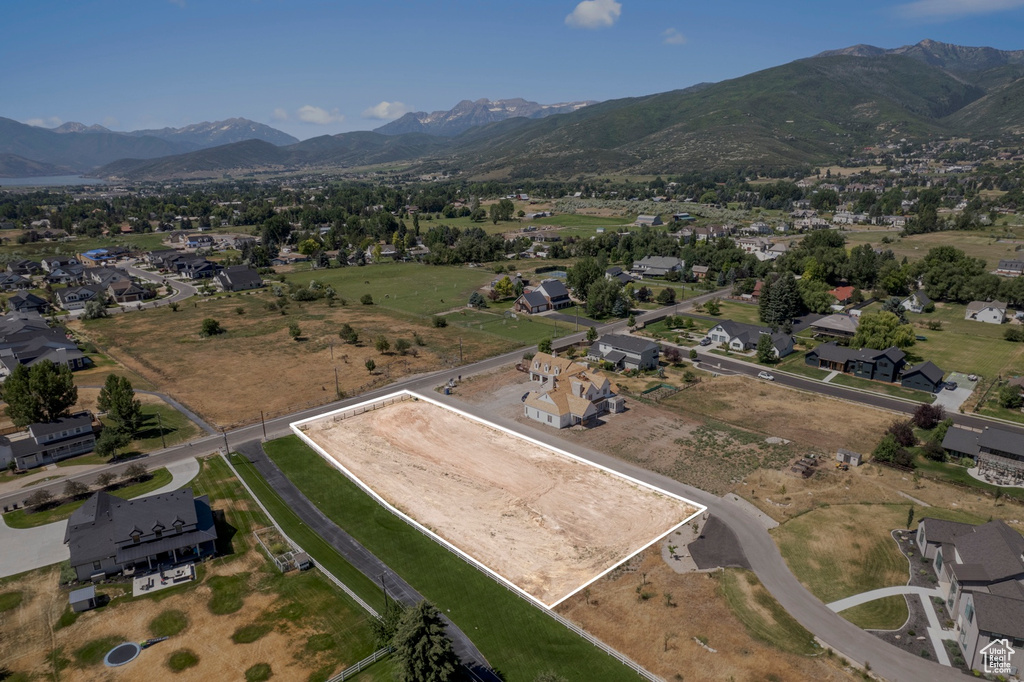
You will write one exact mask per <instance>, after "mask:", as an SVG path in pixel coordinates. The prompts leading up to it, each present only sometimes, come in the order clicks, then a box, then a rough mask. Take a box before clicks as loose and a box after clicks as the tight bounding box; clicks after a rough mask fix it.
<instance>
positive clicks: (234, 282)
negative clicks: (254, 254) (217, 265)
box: [216, 265, 263, 288]
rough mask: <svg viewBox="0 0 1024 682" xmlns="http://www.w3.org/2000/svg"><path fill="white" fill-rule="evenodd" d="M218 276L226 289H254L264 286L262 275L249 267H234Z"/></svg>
mask: <svg viewBox="0 0 1024 682" xmlns="http://www.w3.org/2000/svg"><path fill="white" fill-rule="evenodd" d="M216 276H217V279H219V280H220V281H221V282H222V283H224V285H225V287H226V288H232V287H252V286H259V285H261V284H263V279H262V278H261V277H260V273H258V272H256V271H255V270H253V269H252V268H250V267H249V266H248V265H232V266H230V267H227V268H224V269H223V270H221V271H220V272H218V273H217V275H216Z"/></svg>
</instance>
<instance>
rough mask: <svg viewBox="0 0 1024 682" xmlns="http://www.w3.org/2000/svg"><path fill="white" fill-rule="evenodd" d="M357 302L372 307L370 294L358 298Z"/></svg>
mask: <svg viewBox="0 0 1024 682" xmlns="http://www.w3.org/2000/svg"><path fill="white" fill-rule="evenodd" d="M359 302H360V303H362V304H363V305H373V296H371V295H370V294H363V295H362V296H361V297H360V298H359Z"/></svg>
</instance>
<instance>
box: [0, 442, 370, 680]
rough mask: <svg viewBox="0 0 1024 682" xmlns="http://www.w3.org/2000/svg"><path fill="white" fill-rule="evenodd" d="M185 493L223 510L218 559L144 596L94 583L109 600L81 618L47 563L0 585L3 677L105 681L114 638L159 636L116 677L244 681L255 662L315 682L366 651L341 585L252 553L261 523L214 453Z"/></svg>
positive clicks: (356, 612)
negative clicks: (15, 601) (177, 660)
mask: <svg viewBox="0 0 1024 682" xmlns="http://www.w3.org/2000/svg"><path fill="white" fill-rule="evenodd" d="M193 488H194V489H195V491H196V493H197V494H209V495H210V497H211V501H212V503H213V508H214V509H215V510H223V511H224V512H225V521H226V524H227V525H226V526H224V528H225V529H226V531H227V532H228V535H227V537H226V539H227V540H228V542H227V545H228V547H229V548H230V549H229V553H228V554H227V555H225V556H222V557H219V558H216V559H213V560H211V561H207V562H204V563H203V564H200V565H199V567H198V568H199V570H198V576H199V578H198V580H197V581H196V582H192V583H188V584H184V585H180V586H178V587H174V588H170V589H168V590H163V591H160V592H157V593H154V594H152V595H148V596H145V597H138V598H133V597H132V596H131V590H130V587H128V586H127V585H126V584H119V583H106V584H103V585H100V586H97V593H98V594H104V595H106V596H108V597H109V598H110V603H109V604H108V605H106V606H103V607H101V608H99V609H96V610H93V611H89V612H85V613H82V614H73V613H71V611H70V609H69V608H68V606H67V592H66V590H65V589H63V588H58V587H57V582H58V576H59V569H58V568H57V567H52V568H47V569H41V570H38V571H33V572H30V573H26V574H22V575H20V576H15V577H13V578H10V579H6V580H4V581H0V593H9V592H17V593H20V594H21V595H22V599H21V602H20V604H19V605H18V606H16V607H15V608H14V609H12V610H8V611H5V612H4V613H3V617H4V622H5V624H7V623H11V624H13V623H17V624H18V627H11V628H7V627H5V629H4V637H2V638H0V668H8V669H10V670H11V671H12V672H13V673H14V674H15V677H12V678H11V679H13V680H28V679H60V680H70V681H74V680H98V679H104V680H105V679H114V678H111V677H110V673H105V672H104V671H105V670H106V669H105V668H104V667H103V663H102V657H103V655H104V654H105V653H106V652H107V650H108V649H109V648H110V647H111V646H112V645H113V644H116V643H118V642H123V641H141V640H143V639H146V638H148V637H154V636H169V637H170V639H169V640H168V641H166V642H161V643H160V644H158V645H156V646H154V647H152V648H150V649H147V650H146V651H144V652H143V653H142V654H141V655H140V656H139V658H138V659H137V660H136V661H134V662H132V663H130V664H128V665H126V666H124V667H122V668H118V669H117V673H116V679H118V680H127V681H130V682H135V681H138V682H148V681H149V680H153V679H168V678H170V677H172V676H173V678H174V679H176V680H177V679H180V680H186V681H189V682H199V681H204V680H213V679H217V680H220V679H243V678H244V673H245V671H246V670H248V669H249V668H250V667H252V666H253V665H255V664H259V663H265V664H268V665H269V666H270V667H271V670H272V671H273V673H274V678H275V679H311V680H324V679H327V678H328V677H330V676H331V675H334V674H335V673H337V672H339V671H340V670H342V669H343V668H344V667H346V666H347V665H349V664H351V663H354V662H356V661H358V660H360V659H362V658H363V657H365V656H366V655H368V654H369V653H370V652H372V651H373V649H374V637H373V633H372V630H371V627H370V618H369V616H368V615H367V614H365V613H364V612H363V611H361V610H360V609H359V608H358V607H357V606H356V605H355V604H354V603H352V602H351V601H349V600H348V598H347V597H346V596H345V595H344V594H343V593H342V592H341V591H340V590H338V589H337V588H335V587H334V585H332V584H331V583H330V582H328V581H327V580H326V579H325V578H323V577H322V576H321V575H320V574H319V573H318V572H317V571H308V572H304V573H297V572H293V573H289V574H281V573H280V572H278V570H277V569H276V568H275V567H274V566H273V564H272V563H271V562H270V561H269V559H267V557H266V556H265V555H264V554H263V553H262V550H259V549H258V548H257V545H256V543H255V540H254V539H253V538H252V535H251V531H252V530H254V529H256V528H262V527H265V526H266V525H268V523H267V520H266V518H265V517H264V516H263V514H262V512H261V511H260V510H259V509H258V508H257V507H256V506H255V504H254V502H253V501H252V500H251V498H249V496H248V494H247V493H246V492H245V490H244V489H243V488H242V487H241V485H240V484H239V483H238V481H237V480H236V479H234V478H233V477H232V475H231V472H230V470H229V469H228V468H227V466H226V465H225V464H224V462H223V461H222V460H220V459H217V458H213V459H208V460H205V461H203V468H202V471H201V473H200V475H199V477H198V478H197V479H195V481H193ZM181 650H188V651H190V652H191V653H192V654H193V656H194V657H195V659H196V664H195V665H194V666H193V667H191V668H188V669H186V670H183V671H180V672H179V671H176V670H175V669H174V667H173V666H172V661H171V657H172V655H173V654H175V653H176V652H179V651H181ZM172 673H175V674H173V675H172ZM19 675H20V676H21V677H18V676H19Z"/></svg>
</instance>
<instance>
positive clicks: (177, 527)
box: [174, 521, 185, 533]
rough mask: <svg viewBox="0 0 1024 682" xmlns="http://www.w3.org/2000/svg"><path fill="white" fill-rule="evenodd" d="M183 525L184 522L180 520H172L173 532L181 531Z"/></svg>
mask: <svg viewBox="0 0 1024 682" xmlns="http://www.w3.org/2000/svg"><path fill="white" fill-rule="evenodd" d="M184 525H185V524H183V523H182V522H181V521H175V522H174V532H175V533H180V532H181V529H182V527H183V526H184Z"/></svg>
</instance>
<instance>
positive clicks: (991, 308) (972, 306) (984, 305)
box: [964, 301, 1006, 324]
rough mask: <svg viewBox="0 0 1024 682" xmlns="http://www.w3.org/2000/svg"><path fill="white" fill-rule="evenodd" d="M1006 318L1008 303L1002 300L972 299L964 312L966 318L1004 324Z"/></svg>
mask: <svg viewBox="0 0 1024 682" xmlns="http://www.w3.org/2000/svg"><path fill="white" fill-rule="evenodd" d="M1005 318H1006V304H1005V303H1003V302H1002V301H971V302H970V303H968V304H967V311H966V312H965V313H964V319H965V320H974V321H976V322H988V323H989V324H1002V323H1003V320H1004V319H1005Z"/></svg>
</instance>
